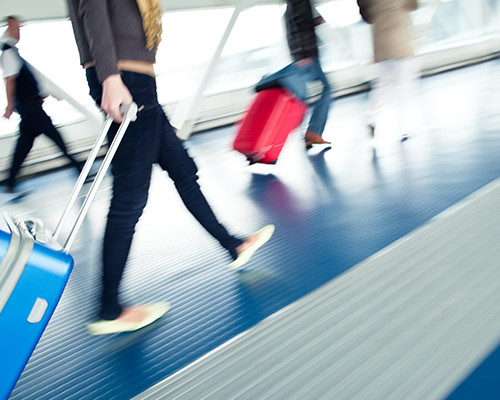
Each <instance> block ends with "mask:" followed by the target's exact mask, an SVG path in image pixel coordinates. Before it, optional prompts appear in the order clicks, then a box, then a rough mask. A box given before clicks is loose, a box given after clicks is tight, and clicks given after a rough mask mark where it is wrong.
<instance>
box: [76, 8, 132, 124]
mask: <svg viewBox="0 0 500 400" xmlns="http://www.w3.org/2000/svg"><path fill="white" fill-rule="evenodd" d="M68 6H69V11H70V16H71V18H72V19H74V18H78V19H79V20H81V21H82V24H83V28H84V31H85V36H86V38H87V43H88V46H89V50H90V53H91V55H92V57H93V60H94V62H95V68H96V72H97V76H98V78H99V80H100V81H101V82H102V85H103V96H102V101H101V108H102V109H103V111H104V112H105V113H107V114H109V115H111V117H112V118H113V120H115V121H116V122H121V121H122V120H123V116H122V114H121V112H120V105H122V104H130V103H131V102H132V95H131V94H130V91H129V90H128V89H127V87H126V86H125V84H124V83H123V81H122V79H121V76H120V71H119V69H118V65H117V64H118V59H117V55H116V47H115V42H114V38H113V31H112V28H111V20H110V16H109V10H108V5H107V2H106V1H104V0H79V1H77V2H75V1H68Z"/></svg>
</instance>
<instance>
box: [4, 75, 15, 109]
mask: <svg viewBox="0 0 500 400" xmlns="http://www.w3.org/2000/svg"><path fill="white" fill-rule="evenodd" d="M5 93H6V95H7V107H6V108H5V114H4V115H3V116H4V117H5V118H7V119H9V118H10V116H11V115H12V113H13V112H14V108H15V104H16V77H15V76H8V77H6V78H5Z"/></svg>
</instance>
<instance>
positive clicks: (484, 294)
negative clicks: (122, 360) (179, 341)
mask: <svg viewBox="0 0 500 400" xmlns="http://www.w3.org/2000/svg"><path fill="white" fill-rule="evenodd" d="M499 204H500V180H497V181H495V182H494V183H492V184H490V185H488V186H487V187H486V188H484V189H483V190H481V191H480V192H478V193H476V194H474V195H473V196H471V197H470V198H468V199H466V200H465V201H464V202H462V203H460V204H459V205H458V206H455V207H453V208H452V209H450V210H449V211H447V212H445V213H442V214H440V215H439V216H438V217H436V218H434V219H433V220H432V221H431V222H429V223H428V224H426V225H425V226H423V227H422V228H420V229H418V230H417V231H415V232H414V233H412V234H410V235H409V236H408V237H405V238H403V239H401V240H399V241H397V242H396V243H394V244H393V245H391V246H389V248H387V249H385V250H384V251H382V252H380V253H378V254H376V255H374V256H373V257H370V258H369V259H368V260H366V261H365V262H363V263H361V264H360V265H358V266H356V267H355V268H353V269H351V270H350V271H348V272H347V273H345V274H344V275H342V276H340V277H339V278H337V279H335V280H334V281H332V282H331V283H328V284H326V285H324V286H323V287H322V288H320V289H318V290H316V291H315V292H313V293H312V294H310V295H308V296H307V297H305V298H303V299H301V300H298V301H297V302H295V303H294V304H292V305H291V306H289V307H287V308H286V309H284V310H283V311H281V312H279V313H277V314H275V315H273V316H271V317H269V318H267V319H266V320H264V321H262V322H261V323H259V324H258V325H257V326H256V327H254V328H252V329H250V330H249V331H247V332H246V333H245V334H243V335H241V336H239V337H237V338H235V339H234V340H232V341H231V342H230V343H227V344H226V345H224V346H222V347H220V348H219V349H217V350H216V351H214V352H212V353H211V354H209V355H207V356H206V357H204V358H203V359H201V360H199V361H198V362H196V363H194V364H193V365H191V366H189V367H187V368H185V369H183V370H182V371H180V372H179V373H177V374H175V375H173V376H172V377H170V378H168V379H166V380H165V381H163V382H162V383H160V384H158V385H156V386H154V387H153V388H151V389H149V390H147V391H146V392H144V393H143V394H141V395H139V396H137V397H136V398H135V400H146V399H147V400H149V399H155V400H157V399H305V398H308V399H367V398H370V399H384V400H385V399H402V398H404V399H442V398H443V397H445V396H446V395H447V394H448V393H449V392H450V391H451V390H452V389H453V388H454V387H455V386H456V385H457V384H458V383H459V382H460V381H461V380H462V379H463V378H464V377H465V376H466V375H467V374H468V372H469V371H470V370H471V369H473V368H475V367H476V366H477V365H478V363H480V361H481V360H482V359H484V357H486V356H487V355H488V354H489V353H490V352H491V351H492V349H494V348H495V347H496V346H497V345H498V344H499V343H500V246H498V238H499V237H500V212H499Z"/></svg>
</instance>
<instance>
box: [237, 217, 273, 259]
mask: <svg viewBox="0 0 500 400" xmlns="http://www.w3.org/2000/svg"><path fill="white" fill-rule="evenodd" d="M274 229H275V227H274V225H267V226H265V227H264V228H262V229H260V230H259V231H258V232H257V235H259V237H258V238H257V240H256V241H255V242H254V243H253V244H252V245H251V246H250V247H249V248H248V249H246V250H245V251H242V252H241V253H240V254H239V255H238V258H237V259H236V260H234V261H233V262H232V263H231V264H229V268H230V269H238V268H241V267H242V266H243V265H245V264H246V263H247V262H248V261H250V258H252V256H253V255H254V253H255V252H256V251H257V250H258V249H259V248H260V247H262V246H263V245H264V244H265V243H266V242H267V241H268V240H269V239H271V236H273V233H274Z"/></svg>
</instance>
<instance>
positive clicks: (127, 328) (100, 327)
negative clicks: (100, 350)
mask: <svg viewBox="0 0 500 400" xmlns="http://www.w3.org/2000/svg"><path fill="white" fill-rule="evenodd" d="M143 309H144V312H145V314H146V316H145V317H144V319H143V320H142V321H139V322H125V321H117V320H107V319H101V320H99V321H96V322H91V323H89V324H87V330H88V331H89V333H90V334H91V335H96V336H97V335H109V334H111V333H120V332H132V331H136V330H139V329H141V328H144V327H145V326H147V325H149V324H152V323H153V322H155V321H156V320H157V319H159V318H160V317H162V316H163V315H164V314H165V313H166V312H167V311H168V310H169V309H170V304H169V303H167V302H160V303H151V304H148V305H145V306H144V307H143Z"/></svg>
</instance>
